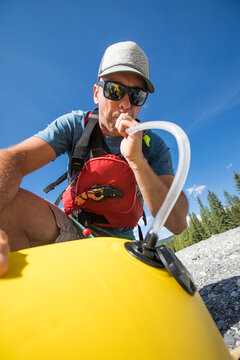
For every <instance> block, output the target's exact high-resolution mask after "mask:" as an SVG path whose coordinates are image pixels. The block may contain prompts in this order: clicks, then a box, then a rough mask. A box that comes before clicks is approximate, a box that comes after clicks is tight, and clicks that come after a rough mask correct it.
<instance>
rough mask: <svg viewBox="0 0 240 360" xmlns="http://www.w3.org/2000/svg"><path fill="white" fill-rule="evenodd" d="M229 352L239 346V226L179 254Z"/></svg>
mask: <svg viewBox="0 0 240 360" xmlns="http://www.w3.org/2000/svg"><path fill="white" fill-rule="evenodd" d="M176 255H177V256H178V258H179V259H180V260H181V261H182V263H183V264H184V265H185V266H186V268H187V269H188V271H189V272H190V274H191V275H192V278H193V280H194V282H195V284H196V285H197V287H198V291H199V293H200V295H201V297H202V299H203V301H204V303H205V304H206V306H207V308H208V310H209V312H210V314H211V316H212V318H213V320H214V321H215V323H216V325H217V327H218V329H219V331H220V333H221V334H222V336H223V339H224V341H225V343H226V345H227V347H228V348H229V349H234V348H235V347H237V346H240V227H238V228H236V229H233V230H229V231H226V232H225V233H222V234H218V235H214V236H212V237H211V238H209V239H207V240H202V241H200V242H199V243H197V244H194V245H192V246H189V247H188V248H185V249H183V250H180V251H178V252H177V253H176Z"/></svg>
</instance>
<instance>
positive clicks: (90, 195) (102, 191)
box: [74, 185, 124, 206]
mask: <svg viewBox="0 0 240 360" xmlns="http://www.w3.org/2000/svg"><path fill="white" fill-rule="evenodd" d="M123 197H124V193H123V192H122V191H121V190H120V189H119V188H118V187H116V186H113V185H94V186H92V187H91V188H88V189H85V190H84V191H83V192H82V193H81V194H78V195H77V196H76V197H75V200H74V203H75V204H76V205H78V206H80V205H82V204H83V203H84V202H85V201H87V200H93V201H97V202H99V201H103V200H104V199H106V198H112V199H115V198H123Z"/></svg>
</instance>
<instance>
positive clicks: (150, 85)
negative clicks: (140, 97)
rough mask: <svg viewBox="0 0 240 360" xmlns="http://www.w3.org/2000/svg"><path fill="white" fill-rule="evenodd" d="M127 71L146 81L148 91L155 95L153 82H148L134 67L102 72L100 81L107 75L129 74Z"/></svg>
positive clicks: (117, 67)
mask: <svg viewBox="0 0 240 360" xmlns="http://www.w3.org/2000/svg"><path fill="white" fill-rule="evenodd" d="M127 71H128V72H133V73H135V74H138V75H140V76H141V77H142V78H143V79H144V80H145V83H146V85H147V90H148V91H149V92H150V93H154V86H153V84H152V83H151V81H150V80H148V79H147V78H146V77H145V76H144V75H143V74H142V73H141V72H140V71H138V70H136V69H133V68H132V67H129V66H125V65H118V66H113V67H111V68H109V69H106V70H104V71H102V72H101V73H100V74H98V79H99V78H100V77H102V76H105V75H109V74H114V73H116V72H127Z"/></svg>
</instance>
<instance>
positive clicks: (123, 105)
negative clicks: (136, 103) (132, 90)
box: [119, 94, 131, 111]
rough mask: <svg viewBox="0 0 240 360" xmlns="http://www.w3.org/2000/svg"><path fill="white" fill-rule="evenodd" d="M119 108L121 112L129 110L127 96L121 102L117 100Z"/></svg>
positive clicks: (129, 105) (129, 104)
mask: <svg viewBox="0 0 240 360" xmlns="http://www.w3.org/2000/svg"><path fill="white" fill-rule="evenodd" d="M119 107H120V109H121V110H124V111H126V110H127V109H130V107H131V103H130V100H129V96H128V94H126V95H125V96H124V97H123V98H122V99H121V100H119Z"/></svg>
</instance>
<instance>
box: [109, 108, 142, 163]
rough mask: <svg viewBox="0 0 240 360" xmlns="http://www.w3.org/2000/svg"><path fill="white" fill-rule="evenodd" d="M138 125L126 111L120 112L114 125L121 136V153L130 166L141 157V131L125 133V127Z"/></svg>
mask: <svg viewBox="0 0 240 360" xmlns="http://www.w3.org/2000/svg"><path fill="white" fill-rule="evenodd" d="M136 125H138V122H137V121H136V120H134V119H133V118H132V117H131V116H130V115H129V114H128V113H122V114H120V116H119V117H118V119H117V121H116V124H115V127H116V129H117V130H118V132H119V134H120V135H121V136H122V137H123V140H122V142H121V147H120V150H121V154H122V155H123V156H124V157H125V159H126V160H127V161H128V163H129V165H130V166H131V167H134V166H136V165H137V163H138V162H140V161H141V158H142V157H143V153H142V131H139V132H137V133H136V134H127V133H126V129H128V128H130V127H133V126H136Z"/></svg>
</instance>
